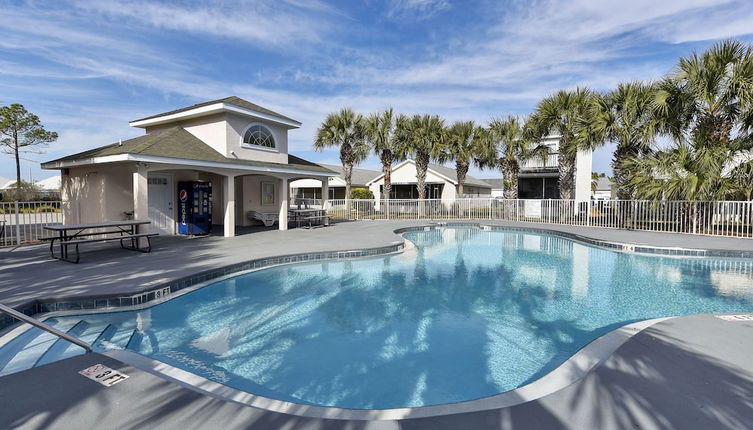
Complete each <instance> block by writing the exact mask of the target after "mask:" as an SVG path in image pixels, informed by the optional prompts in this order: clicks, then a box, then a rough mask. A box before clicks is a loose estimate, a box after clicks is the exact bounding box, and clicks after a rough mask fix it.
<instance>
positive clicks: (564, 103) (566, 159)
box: [529, 88, 593, 199]
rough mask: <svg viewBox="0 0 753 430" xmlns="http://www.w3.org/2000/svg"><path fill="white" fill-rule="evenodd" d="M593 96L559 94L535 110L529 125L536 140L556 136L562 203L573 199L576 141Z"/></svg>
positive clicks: (576, 92)
mask: <svg viewBox="0 0 753 430" xmlns="http://www.w3.org/2000/svg"><path fill="white" fill-rule="evenodd" d="M592 97H593V92H592V91H591V90H589V89H587V88H576V89H575V90H574V91H565V90H560V91H557V92H556V93H555V94H553V95H551V96H549V97H546V98H545V99H543V100H542V101H540V102H539V104H538V105H537V106H536V110H535V111H534V113H533V114H532V115H531V118H530V120H529V124H530V126H531V127H532V130H533V132H534V136H535V137H536V138H539V139H540V138H543V137H545V136H547V135H551V134H557V135H559V157H558V160H559V188H560V198H561V199H572V198H573V197H574V188H575V187H574V185H575V184H574V182H575V157H576V154H577V152H578V149H579V140H578V139H576V137H577V135H578V130H579V129H582V128H583V126H582V124H583V118H585V117H586V115H587V112H588V108H589V104H590V103H591V98H592Z"/></svg>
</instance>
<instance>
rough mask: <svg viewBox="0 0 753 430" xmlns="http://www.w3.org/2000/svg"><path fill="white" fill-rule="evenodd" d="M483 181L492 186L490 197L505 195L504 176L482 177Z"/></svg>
mask: <svg viewBox="0 0 753 430" xmlns="http://www.w3.org/2000/svg"><path fill="white" fill-rule="evenodd" d="M484 182H486V183H487V184H489V185H490V186H491V187H492V195H491V196H492V197H494V198H497V197H500V198H501V197H504V196H505V180H504V178H498V179H484Z"/></svg>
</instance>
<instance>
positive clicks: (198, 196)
mask: <svg viewBox="0 0 753 430" xmlns="http://www.w3.org/2000/svg"><path fill="white" fill-rule="evenodd" d="M211 231H212V183H211V182H203V181H186V182H183V181H182V182H178V233H180V234H188V235H196V234H209V232H211Z"/></svg>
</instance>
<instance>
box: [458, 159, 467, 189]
mask: <svg viewBox="0 0 753 430" xmlns="http://www.w3.org/2000/svg"><path fill="white" fill-rule="evenodd" d="M455 172H456V174H457V177H458V198H463V197H464V195H465V192H464V190H463V186H464V184H465V177H466V175H468V163H463V162H460V161H458V162H456V163H455Z"/></svg>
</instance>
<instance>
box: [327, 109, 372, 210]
mask: <svg viewBox="0 0 753 430" xmlns="http://www.w3.org/2000/svg"><path fill="white" fill-rule="evenodd" d="M330 147H339V148H340V161H341V162H342V165H343V176H344V179H345V199H346V210H347V211H348V213H350V207H349V206H350V184H351V175H352V174H353V166H354V165H356V164H358V163H360V162H361V161H363V160H364V159H365V158H366V156H367V155H368V154H369V147H368V146H367V145H366V141H365V127H364V119H363V115H361V114H357V113H355V112H353V110H352V109H350V108H342V109H340V111H339V112H333V113H330V114H329V115H327V118H325V119H324V122H322V125H320V126H319V129H318V130H317V131H316V140H315V141H314V149H316V150H317V151H323V150H324V149H325V148H330Z"/></svg>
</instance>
